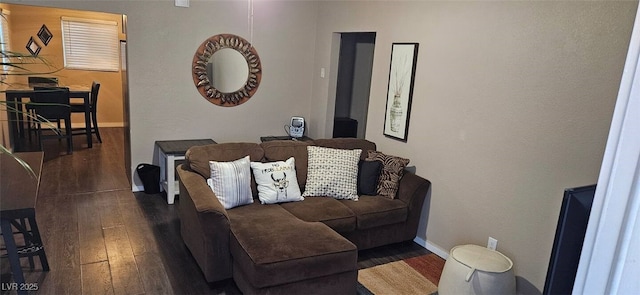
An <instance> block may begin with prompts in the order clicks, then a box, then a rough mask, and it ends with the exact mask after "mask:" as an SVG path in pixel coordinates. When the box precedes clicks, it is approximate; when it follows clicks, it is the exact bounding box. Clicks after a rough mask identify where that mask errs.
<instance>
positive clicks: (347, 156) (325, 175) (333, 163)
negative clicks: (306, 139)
mask: <svg viewBox="0 0 640 295" xmlns="http://www.w3.org/2000/svg"><path fill="white" fill-rule="evenodd" d="M307 151H308V152H309V164H308V167H307V169H308V171H307V185H306V187H305V189H304V192H303V193H302V196H303V197H314V196H326V197H332V198H336V199H349V200H355V201H357V200H358V159H359V155H360V153H361V151H360V150H342V149H334V148H325V147H319V146H308V147H307Z"/></svg>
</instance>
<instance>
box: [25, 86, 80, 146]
mask: <svg viewBox="0 0 640 295" xmlns="http://www.w3.org/2000/svg"><path fill="white" fill-rule="evenodd" d="M33 90H34V92H35V93H34V96H33V97H32V98H31V107H32V108H33V110H34V113H35V115H36V118H37V119H34V120H33V122H34V123H35V125H36V127H37V132H38V142H39V145H40V150H41V151H42V150H43V144H42V140H43V139H49V138H57V139H61V138H66V140H67V154H72V153H73V134H72V132H71V107H70V106H69V88H67V87H34V89H33ZM61 120H62V121H64V130H61V129H60V128H58V129H57V130H55V131H56V132H54V133H53V134H43V132H42V124H50V123H51V122H54V121H55V122H57V123H58V124H59V123H60V121H61ZM47 121H48V122H47Z"/></svg>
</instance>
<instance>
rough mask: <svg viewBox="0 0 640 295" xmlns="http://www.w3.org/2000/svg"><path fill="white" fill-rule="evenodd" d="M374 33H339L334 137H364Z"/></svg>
mask: <svg viewBox="0 0 640 295" xmlns="http://www.w3.org/2000/svg"><path fill="white" fill-rule="evenodd" d="M375 40H376V33H375V32H359V33H341V34H340V53H339V59H338V76H337V79H338V81H337V84H336V103H335V109H334V113H333V115H334V116H333V118H334V119H333V137H334V138H336V137H353V138H364V136H365V133H366V127H367V113H368V112H369V92H370V89H371V71H372V69H373V52H374V47H375Z"/></svg>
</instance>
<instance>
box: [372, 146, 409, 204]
mask: <svg viewBox="0 0 640 295" xmlns="http://www.w3.org/2000/svg"><path fill="white" fill-rule="evenodd" d="M365 160H366V161H381V162H382V172H380V178H379V179H378V189H377V191H378V195H381V196H384V197H387V198H389V199H395V198H396V193H397V192H398V188H399V187H400V178H402V175H403V174H404V168H405V167H407V164H409V159H405V158H400V157H396V156H390V155H385V154H384V153H381V152H378V151H369V154H368V155H367V158H366V159H365Z"/></svg>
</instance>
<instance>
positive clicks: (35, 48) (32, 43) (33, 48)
mask: <svg viewBox="0 0 640 295" xmlns="http://www.w3.org/2000/svg"><path fill="white" fill-rule="evenodd" d="M26 48H27V50H29V53H31V55H33V56H38V54H39V53H40V50H41V49H42V47H41V46H40V44H38V42H36V40H35V39H33V37H31V38H29V42H27V46H26Z"/></svg>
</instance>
